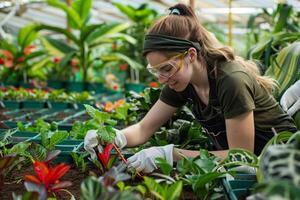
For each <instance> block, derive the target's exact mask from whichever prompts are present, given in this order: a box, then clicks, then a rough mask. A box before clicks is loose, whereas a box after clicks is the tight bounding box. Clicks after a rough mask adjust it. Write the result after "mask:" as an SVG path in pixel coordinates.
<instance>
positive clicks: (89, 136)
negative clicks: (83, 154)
mask: <svg viewBox="0 0 300 200" xmlns="http://www.w3.org/2000/svg"><path fill="white" fill-rule="evenodd" d="M83 147H84V149H85V150H86V151H87V152H88V153H89V154H90V155H91V158H92V159H93V160H94V159H97V154H96V152H95V149H94V148H95V147H97V148H98V151H99V152H102V151H103V147H102V146H101V145H100V144H99V136H98V134H97V130H89V131H88V132H87V133H86V135H85V137H84V145H83Z"/></svg>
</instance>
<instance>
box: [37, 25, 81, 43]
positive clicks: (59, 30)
mask: <svg viewBox="0 0 300 200" xmlns="http://www.w3.org/2000/svg"><path fill="white" fill-rule="evenodd" d="M35 29H36V30H37V31H40V30H49V31H53V32H56V33H60V34H63V35H65V36H66V38H67V39H69V40H71V41H72V42H74V43H75V44H77V45H80V41H79V40H78V39H77V38H76V36H75V35H74V34H72V33H71V32H70V31H68V30H66V29H63V28H59V27H55V26H49V25H45V24H40V25H38V26H36V28H35Z"/></svg>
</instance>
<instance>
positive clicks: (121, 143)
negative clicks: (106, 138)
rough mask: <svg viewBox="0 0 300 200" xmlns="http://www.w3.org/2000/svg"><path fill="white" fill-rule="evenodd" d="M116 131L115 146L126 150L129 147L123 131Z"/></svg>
mask: <svg viewBox="0 0 300 200" xmlns="http://www.w3.org/2000/svg"><path fill="white" fill-rule="evenodd" d="M114 130H115V131H116V137H115V144H116V145H117V146H118V147H119V148H120V149H122V148H124V147H125V146H126V145H127V140H126V137H125V135H124V134H123V133H122V131H120V130H118V129H114Z"/></svg>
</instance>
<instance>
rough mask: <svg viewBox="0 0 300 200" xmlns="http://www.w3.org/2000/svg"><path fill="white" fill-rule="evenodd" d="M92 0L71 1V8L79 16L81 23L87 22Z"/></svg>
mask: <svg viewBox="0 0 300 200" xmlns="http://www.w3.org/2000/svg"><path fill="white" fill-rule="evenodd" d="M92 2H93V1H92V0H75V1H73V3H72V7H73V9H74V10H75V11H76V12H77V14H78V15H79V16H80V19H81V24H82V25H83V24H84V23H86V22H87V20H88V17H89V15H90V10H91V7H92Z"/></svg>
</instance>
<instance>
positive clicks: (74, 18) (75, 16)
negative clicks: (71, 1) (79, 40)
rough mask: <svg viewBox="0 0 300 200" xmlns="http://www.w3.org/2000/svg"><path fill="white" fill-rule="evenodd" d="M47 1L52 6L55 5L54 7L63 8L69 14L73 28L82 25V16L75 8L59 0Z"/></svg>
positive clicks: (78, 27)
mask: <svg viewBox="0 0 300 200" xmlns="http://www.w3.org/2000/svg"><path fill="white" fill-rule="evenodd" d="M47 2H48V4H49V5H50V6H53V7H56V8H59V9H61V10H63V11H64V12H65V13H66V14H67V18H68V22H69V25H72V26H73V28H76V29H80V27H81V25H82V21H81V19H80V16H79V15H78V14H77V12H76V11H75V10H74V9H73V8H71V7H69V6H68V5H67V4H65V3H61V2H59V1H57V0H47Z"/></svg>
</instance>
